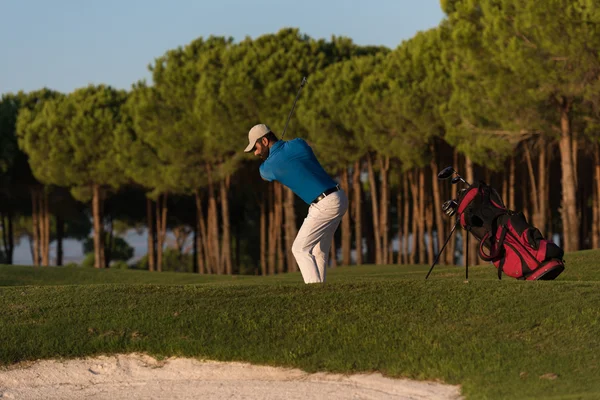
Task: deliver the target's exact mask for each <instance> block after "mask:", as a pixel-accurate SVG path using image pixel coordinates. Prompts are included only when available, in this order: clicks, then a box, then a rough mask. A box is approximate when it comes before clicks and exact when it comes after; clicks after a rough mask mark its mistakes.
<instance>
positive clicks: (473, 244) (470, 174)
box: [465, 157, 514, 265]
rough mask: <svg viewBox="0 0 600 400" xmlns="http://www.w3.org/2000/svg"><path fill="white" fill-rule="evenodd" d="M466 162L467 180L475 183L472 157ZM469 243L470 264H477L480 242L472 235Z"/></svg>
mask: <svg viewBox="0 0 600 400" xmlns="http://www.w3.org/2000/svg"><path fill="white" fill-rule="evenodd" d="M512 162H513V170H514V160H512ZM465 164H466V169H467V182H469V183H471V184H473V183H474V180H475V173H474V167H473V162H472V161H471V158H470V157H465ZM470 236H471V235H469V237H470ZM468 245H469V246H470V247H469V265H476V264H477V259H478V258H479V257H477V245H478V242H477V240H475V239H474V238H471V237H470V238H469V240H468Z"/></svg>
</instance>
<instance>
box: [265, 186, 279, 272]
mask: <svg viewBox="0 0 600 400" xmlns="http://www.w3.org/2000/svg"><path fill="white" fill-rule="evenodd" d="M276 183H277V182H273V183H270V184H269V203H268V204H269V240H268V242H267V243H268V246H267V248H268V256H267V265H268V271H269V275H274V274H275V264H276V262H277V229H276V228H275V184H276Z"/></svg>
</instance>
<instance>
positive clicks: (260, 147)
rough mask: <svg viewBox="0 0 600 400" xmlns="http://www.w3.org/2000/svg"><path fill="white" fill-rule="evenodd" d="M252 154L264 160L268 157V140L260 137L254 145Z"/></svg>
mask: <svg viewBox="0 0 600 400" xmlns="http://www.w3.org/2000/svg"><path fill="white" fill-rule="evenodd" d="M254 155H255V156H258V157H260V158H261V159H263V160H266V159H267V157H269V140H268V139H267V138H264V137H263V138H260V139H258V140H257V141H256V144H255V145H254Z"/></svg>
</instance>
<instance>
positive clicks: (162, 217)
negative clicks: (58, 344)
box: [156, 193, 169, 272]
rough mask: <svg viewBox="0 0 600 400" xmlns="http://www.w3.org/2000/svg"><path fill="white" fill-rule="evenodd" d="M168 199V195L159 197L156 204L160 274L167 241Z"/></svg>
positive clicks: (157, 263) (158, 268) (157, 255)
mask: <svg viewBox="0 0 600 400" xmlns="http://www.w3.org/2000/svg"><path fill="white" fill-rule="evenodd" d="M168 197H169V194H168V193H164V194H162V195H159V196H158V199H157V203H156V237H157V240H156V270H157V271H158V272H162V267H163V251H164V245H165V241H166V239H167V212H168V207H167V200H168Z"/></svg>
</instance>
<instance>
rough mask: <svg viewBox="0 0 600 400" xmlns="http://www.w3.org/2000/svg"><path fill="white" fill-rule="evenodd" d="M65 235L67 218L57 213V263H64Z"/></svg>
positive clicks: (59, 264)
mask: <svg viewBox="0 0 600 400" xmlns="http://www.w3.org/2000/svg"><path fill="white" fill-rule="evenodd" d="M64 237H65V220H64V219H63V217H62V215H59V214H58V213H57V214H56V265H58V266H61V265H63V239H64Z"/></svg>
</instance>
